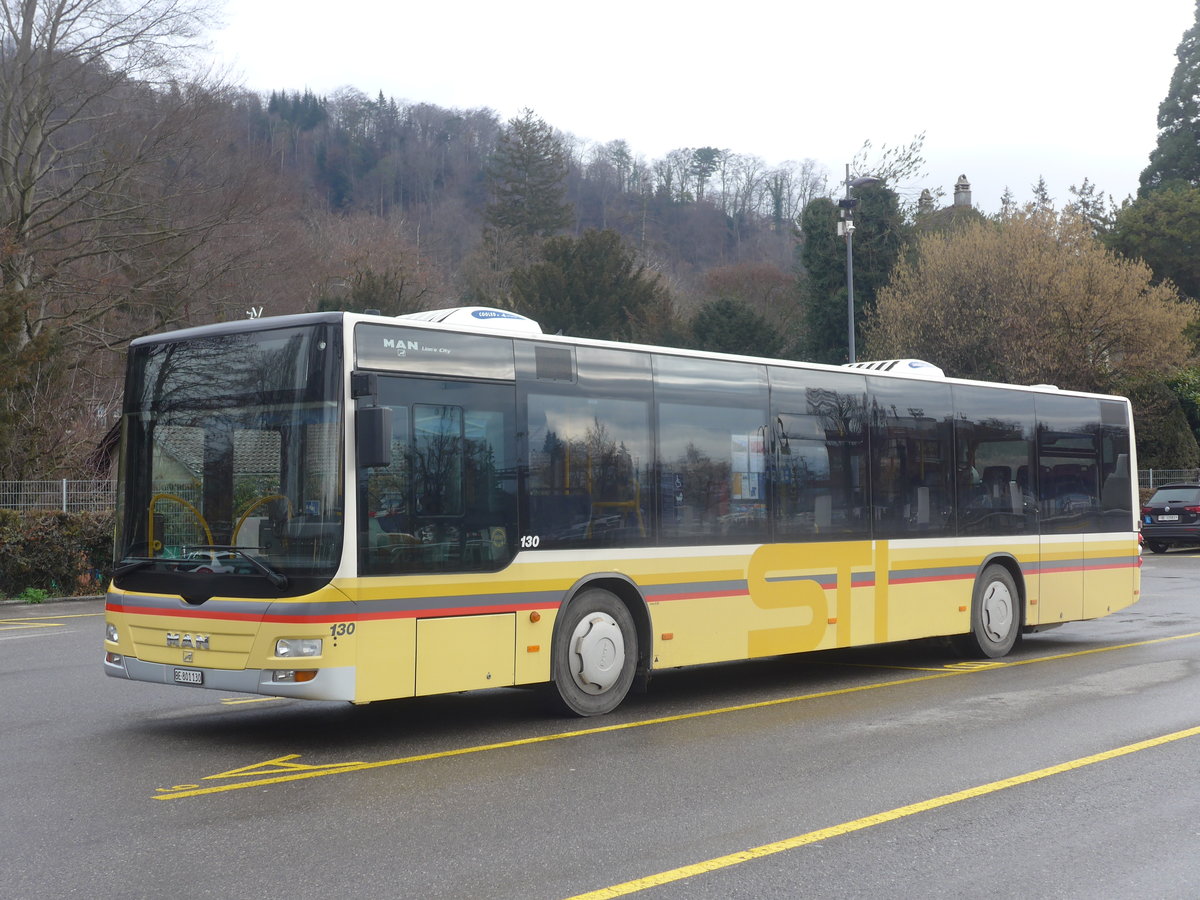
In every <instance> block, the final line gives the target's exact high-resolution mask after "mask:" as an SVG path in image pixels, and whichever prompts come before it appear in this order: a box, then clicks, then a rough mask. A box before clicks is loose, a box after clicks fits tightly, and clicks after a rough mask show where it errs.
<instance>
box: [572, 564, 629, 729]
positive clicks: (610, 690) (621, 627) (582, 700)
mask: <svg viewBox="0 0 1200 900" xmlns="http://www.w3.org/2000/svg"><path fill="white" fill-rule="evenodd" d="M637 659H638V639H637V627H636V626H635V625H634V622H633V616H631V615H630V614H629V610H628V609H627V608H626V606H625V604H624V603H622V602H621V601H620V600H618V599H617V597H616V596H615V595H613V594H611V593H609V592H608V591H606V590H602V589H600V588H588V589H586V590H584V591H582V592H581V593H579V594H578V595H577V596H575V597H574V598H573V599H572V600H571V602H570V603H568V604H567V607H566V610H565V612H563V613H562V616H561V617H560V618H559V621H558V628H557V633H556V637H555V640H554V649H553V659H552V661H551V674H552V677H553V681H554V688H555V695H556V700H557V705H558V706H559V707H560V708H561V710H562V711H563V712H566V713H570V714H574V715H577V716H600V715H604V714H605V713H608V712H612V711H613V710H614V709H616V708H617V707H618V706H619V705H620V704H621V701H622V700H624V699H625V695H626V694H628V693H629V688H630V686H631V685H632V684H633V676H634V672H635V670H636V668H637Z"/></svg>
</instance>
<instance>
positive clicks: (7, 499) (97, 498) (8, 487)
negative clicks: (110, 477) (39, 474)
mask: <svg viewBox="0 0 1200 900" xmlns="http://www.w3.org/2000/svg"><path fill="white" fill-rule="evenodd" d="M116 504H117V486H116V484H115V483H113V482H111V481H70V480H68V479H66V478H63V479H61V480H59V481H0V509H51V510H58V511H61V512H83V511H85V510H88V511H96V512H105V511H107V510H111V509H113V508H114V507H115V506H116Z"/></svg>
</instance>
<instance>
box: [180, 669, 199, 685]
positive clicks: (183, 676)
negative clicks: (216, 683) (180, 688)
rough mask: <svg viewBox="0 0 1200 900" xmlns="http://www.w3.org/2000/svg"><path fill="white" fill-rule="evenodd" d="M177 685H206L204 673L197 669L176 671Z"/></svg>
mask: <svg viewBox="0 0 1200 900" xmlns="http://www.w3.org/2000/svg"><path fill="white" fill-rule="evenodd" d="M175 683H176V684H204V673H203V672H201V671H198V670H197V669H176V670H175Z"/></svg>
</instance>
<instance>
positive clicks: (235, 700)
mask: <svg viewBox="0 0 1200 900" xmlns="http://www.w3.org/2000/svg"><path fill="white" fill-rule="evenodd" d="M283 699H284V698H283V697H249V698H247V699H241V698H239V697H223V698H221V705H222V706H241V705H243V704H246V703H278V702H279V701H280V700H283Z"/></svg>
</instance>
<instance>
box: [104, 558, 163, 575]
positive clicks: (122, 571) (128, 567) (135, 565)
mask: <svg viewBox="0 0 1200 900" xmlns="http://www.w3.org/2000/svg"><path fill="white" fill-rule="evenodd" d="M157 561H158V560H155V559H145V558H143V559H133V560H130V561H129V562H122V563H121V564H120V565H118V566H115V567H114V568H113V577H114V578H119V577H120V576H121V575H128V574H129V573H130V572H136V571H137V570H138V569H144V568H145V567H146V566H148V565H150V564H151V563H154V562H157Z"/></svg>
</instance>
